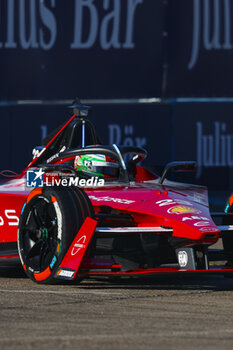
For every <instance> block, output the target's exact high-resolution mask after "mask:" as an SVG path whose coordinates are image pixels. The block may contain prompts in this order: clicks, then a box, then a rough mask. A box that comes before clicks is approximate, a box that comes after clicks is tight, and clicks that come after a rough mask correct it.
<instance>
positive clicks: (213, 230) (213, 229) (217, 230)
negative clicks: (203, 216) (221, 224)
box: [200, 227, 219, 232]
mask: <svg viewBox="0 0 233 350" xmlns="http://www.w3.org/2000/svg"><path fill="white" fill-rule="evenodd" d="M200 231H202V232H219V229H218V228H217V227H202V228H200Z"/></svg>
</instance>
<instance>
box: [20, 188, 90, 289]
mask: <svg viewBox="0 0 233 350" xmlns="http://www.w3.org/2000/svg"><path fill="white" fill-rule="evenodd" d="M93 215H94V211H93V207H92V205H91V202H90V200H89V198H88V196H87V195H86V194H85V192H84V191H82V190H81V189H79V188H68V187H51V188H50V187H44V188H36V189H35V190H33V191H32V192H31V193H30V194H29V196H28V198H27V200H26V202H25V204H24V206H23V209H22V212H21V217H20V222H19V229H18V250H19V255H20V258H21V261H22V264H23V268H24V270H25V272H26V274H27V275H28V276H29V277H30V278H31V279H32V280H33V281H36V282H38V283H54V282H55V281H57V279H56V278H55V275H56V271H57V269H58V267H59V265H60V263H61V261H62V259H63V258H64V256H65V254H66V252H67V250H68V248H69V246H70V244H71V243H72V241H73V239H74V237H75V236H76V234H77V232H78V230H79V229H80V227H81V225H82V223H83V221H84V220H85V218H86V217H87V216H90V217H93Z"/></svg>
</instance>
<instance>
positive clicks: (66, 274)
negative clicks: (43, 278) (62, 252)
mask: <svg viewBox="0 0 233 350" xmlns="http://www.w3.org/2000/svg"><path fill="white" fill-rule="evenodd" d="M74 273H75V270H71V269H70V270H68V269H59V270H58V272H57V277H58V278H64V279H72V277H73V276H74Z"/></svg>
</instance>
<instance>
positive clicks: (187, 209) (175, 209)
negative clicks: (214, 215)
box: [167, 205, 200, 214]
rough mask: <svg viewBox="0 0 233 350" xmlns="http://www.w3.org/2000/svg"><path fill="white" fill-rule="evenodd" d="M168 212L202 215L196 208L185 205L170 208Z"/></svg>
mask: <svg viewBox="0 0 233 350" xmlns="http://www.w3.org/2000/svg"><path fill="white" fill-rule="evenodd" d="M167 212H168V213H169V214H199V213H200V211H199V210H197V209H195V208H191V207H187V206H185V205H176V206H175V207H171V208H169V209H168V211H167Z"/></svg>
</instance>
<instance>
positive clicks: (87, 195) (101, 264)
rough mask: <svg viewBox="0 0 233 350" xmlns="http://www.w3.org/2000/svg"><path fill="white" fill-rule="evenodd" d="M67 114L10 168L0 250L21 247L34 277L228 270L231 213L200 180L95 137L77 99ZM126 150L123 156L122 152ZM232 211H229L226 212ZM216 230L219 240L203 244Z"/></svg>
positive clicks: (2, 196)
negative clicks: (25, 159) (156, 170)
mask: <svg viewBox="0 0 233 350" xmlns="http://www.w3.org/2000/svg"><path fill="white" fill-rule="evenodd" d="M72 108H73V111H74V115H73V116H72V117H71V118H70V119H69V120H68V121H67V122H66V123H65V124H64V125H63V126H61V127H60V128H58V129H57V130H56V131H55V132H53V133H52V134H51V135H50V136H49V137H48V139H47V144H46V145H45V146H44V147H43V148H42V149H40V150H39V149H36V150H34V159H33V160H32V162H31V163H30V164H29V165H28V167H27V168H26V169H25V170H24V171H23V172H22V173H21V174H20V175H19V176H17V177H16V178H14V179H11V180H8V181H4V182H2V183H1V186H0V232H1V235H0V256H1V258H9V259H10V258H13V257H14V258H15V257H20V259H21V262H22V266H23V268H24V270H25V272H26V274H27V275H28V276H29V277H30V278H31V279H32V280H33V281H36V282H38V283H53V282H56V281H59V280H60V281H62V280H79V279H81V278H84V277H90V276H92V277H95V276H118V277H119V276H129V277H130V276H142V275H154V274H167V275H168V274H187V273H192V274H195V273H221V274H224V275H227V274H232V273H233V263H232V261H233V258H232V256H233V244H232V243H233V235H232V232H231V229H232V226H230V225H229V223H228V225H223V222H221V220H224V219H226V218H227V219H228V220H230V219H231V216H230V215H229V214H225V215H224V214H215V216H216V218H217V220H219V223H218V224H219V226H217V225H216V224H215V222H214V221H213V219H212V216H211V214H210V212H209V207H208V197H207V189H206V188H205V187H200V186H195V185H190V184H182V183H175V182H171V181H168V180H167V179H166V174H167V172H168V170H169V169H174V170H190V169H193V168H194V167H195V163H194V162H173V163H170V164H168V165H167V166H166V168H165V170H164V172H163V174H162V176H161V177H158V176H156V175H155V174H153V173H152V172H150V171H148V170H146V168H143V167H142V166H139V165H138V163H139V162H142V161H143V159H144V158H145V157H146V155H147V152H146V151H145V150H144V149H142V148H137V147H120V146H117V145H114V144H113V145H109V146H105V145H102V144H101V142H100V140H99V138H98V136H97V134H96V131H95V129H94V127H93V125H92V124H91V122H90V121H89V120H88V119H87V115H88V109H89V107H88V106H83V105H81V104H80V101H76V102H75V104H74V105H73V106H72ZM126 159H127V160H126ZM229 218H230V219H229ZM218 240H221V242H223V245H222V246H223V249H222V250H220V249H219V250H218V249H211V246H212V245H214V244H215V243H216V242H217V241H218Z"/></svg>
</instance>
